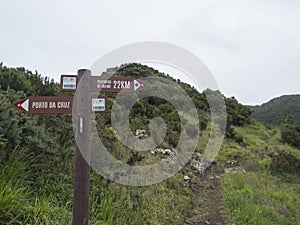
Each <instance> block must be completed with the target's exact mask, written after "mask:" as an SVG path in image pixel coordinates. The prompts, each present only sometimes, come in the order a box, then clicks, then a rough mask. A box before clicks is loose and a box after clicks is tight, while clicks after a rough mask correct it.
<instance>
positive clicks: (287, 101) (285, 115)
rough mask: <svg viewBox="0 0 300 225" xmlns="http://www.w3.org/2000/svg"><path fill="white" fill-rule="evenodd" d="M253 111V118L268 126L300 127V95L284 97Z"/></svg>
mask: <svg viewBox="0 0 300 225" xmlns="http://www.w3.org/2000/svg"><path fill="white" fill-rule="evenodd" d="M253 110H254V112H253V115H252V117H253V118H255V119H257V120H258V121H260V122H262V123H263V124H266V125H267V124H269V125H275V126H278V125H280V124H291V125H300V95H284V96H281V97H279V98H275V99H272V100H271V101H269V102H267V103H265V104H263V105H261V106H254V107H253Z"/></svg>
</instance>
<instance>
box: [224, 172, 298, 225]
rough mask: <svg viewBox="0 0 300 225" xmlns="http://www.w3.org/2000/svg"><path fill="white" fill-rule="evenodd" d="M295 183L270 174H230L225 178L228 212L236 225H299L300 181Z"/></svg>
mask: <svg viewBox="0 0 300 225" xmlns="http://www.w3.org/2000/svg"><path fill="white" fill-rule="evenodd" d="M292 180H293V182H292V183H290V182H286V181H284V180H282V179H281V178H278V177H274V176H271V175H269V174H261V173H260V174H259V173H248V174H242V173H229V174H225V175H223V177H222V195H223V200H224V205H223V207H224V211H225V212H226V215H227V216H228V217H229V218H230V219H231V222H232V224H236V225H237V224H241V225H244V224H247V225H252V224H253V225H254V224H255V225H265V224H268V225H272V224H274V225H281V224H284V225H298V224H299V221H300V193H299V190H300V179H299V177H297V176H294V177H293V179H292Z"/></svg>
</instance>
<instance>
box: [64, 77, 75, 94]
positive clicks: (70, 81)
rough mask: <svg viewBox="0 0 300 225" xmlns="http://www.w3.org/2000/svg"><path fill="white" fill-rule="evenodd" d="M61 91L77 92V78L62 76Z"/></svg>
mask: <svg viewBox="0 0 300 225" xmlns="http://www.w3.org/2000/svg"><path fill="white" fill-rule="evenodd" d="M60 79H61V81H60V88H61V91H76V89H77V76H76V75H61V77H60Z"/></svg>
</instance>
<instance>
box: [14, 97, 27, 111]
mask: <svg viewBox="0 0 300 225" xmlns="http://www.w3.org/2000/svg"><path fill="white" fill-rule="evenodd" d="M14 107H16V108H18V109H21V110H22V111H24V112H28V109H29V108H28V107H29V99H23V100H22V101H20V102H17V103H14Z"/></svg>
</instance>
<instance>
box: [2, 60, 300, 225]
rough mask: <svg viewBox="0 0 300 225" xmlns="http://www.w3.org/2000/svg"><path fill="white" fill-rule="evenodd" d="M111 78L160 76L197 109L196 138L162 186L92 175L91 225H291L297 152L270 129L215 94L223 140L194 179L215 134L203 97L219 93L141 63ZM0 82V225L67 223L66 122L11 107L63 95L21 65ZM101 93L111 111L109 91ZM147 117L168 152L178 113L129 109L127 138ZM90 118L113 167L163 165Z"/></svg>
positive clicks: (149, 106)
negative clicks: (161, 126)
mask: <svg viewBox="0 0 300 225" xmlns="http://www.w3.org/2000/svg"><path fill="white" fill-rule="evenodd" d="M109 71H111V70H109ZM117 75H122V76H134V77H137V78H141V77H143V76H161V77H164V78H167V79H171V80H173V81H175V82H177V83H178V84H179V85H181V86H182V88H183V89H184V90H185V91H186V92H187V93H188V95H189V96H190V97H191V98H192V99H193V101H194V104H195V105H196V107H197V110H198V114H199V118H200V119H199V120H200V124H201V127H200V128H201V132H200V135H199V142H198V145H197V147H196V150H195V153H194V154H193V156H192V158H191V159H190V161H189V162H188V163H187V164H186V165H185V166H184V168H183V169H182V170H180V171H179V172H178V173H177V174H176V175H174V176H173V177H171V178H169V179H168V180H165V181H163V182H161V183H158V184H155V185H151V186H144V187H130V186H128V187H127V186H124V185H119V184H116V183H113V182H111V181H109V180H107V179H105V178H103V177H102V176H100V175H98V174H97V173H96V172H94V171H92V172H91V177H90V182H91V188H90V224H93V225H94V224H96V225H115V224H117V225H119V224H120V225H123V224H124V225H125V224H126V225H128V224H130V225H140V224H150V225H157V224H164V225H168V224H170V225H171V224H172V225H174V224H178V225H180V224H189V225H193V224H195V225H196V224H247V225H248V224H249V225H251V224H253V225H254V224H259V225H260V224H261V225H265V224H291V225H298V224H299V221H300V150H299V149H297V148H295V147H293V146H290V145H288V144H285V143H283V140H282V133H281V131H280V129H279V128H277V127H271V126H267V127H266V126H264V125H262V124H261V123H258V122H257V121H256V120H254V119H251V118H250V115H251V112H252V110H251V109H250V108H249V107H248V106H244V105H242V104H240V103H239V102H238V101H237V100H236V99H235V98H234V97H232V98H225V97H224V98H225V102H226V106H227V114H228V116H227V127H226V138H225V140H224V142H223V145H222V147H221V149H220V151H219V153H218V155H217V157H216V159H215V160H214V162H213V163H212V164H211V166H210V167H208V168H207V169H206V170H205V171H204V172H203V171H201V170H199V163H200V162H201V157H202V155H203V152H204V149H205V148H206V144H207V142H208V139H209V137H210V135H211V134H210V131H211V129H214V127H212V126H211V125H210V110H209V105H208V102H207V100H206V97H205V96H206V94H215V95H221V93H220V92H219V91H212V90H206V91H204V92H203V93H199V92H198V91H197V90H196V89H195V88H194V87H192V86H191V85H189V84H186V83H183V82H181V81H180V80H175V79H173V78H172V77H170V76H168V75H166V74H163V73H160V72H159V71H157V70H155V69H153V68H150V67H147V66H144V65H140V64H128V65H126V66H125V67H123V68H121V69H119V70H118V71H117ZM0 85H1V87H0V101H1V104H0V225H6V224H45V225H46V224H59V225H61V224H71V220H72V199H73V172H74V171H73V169H74V165H73V163H74V153H75V147H74V145H75V142H74V138H73V127H72V118H71V116H70V115H28V114H25V113H23V112H20V111H18V110H16V109H14V108H12V106H11V105H12V103H13V102H16V101H17V100H20V99H22V98H24V97H26V96H30V95H64V94H67V95H70V94H72V93H61V92H60V91H59V85H58V84H56V83H54V82H53V81H50V80H49V79H48V78H43V77H42V76H41V75H39V74H38V73H37V72H36V73H32V72H30V71H27V70H25V69H24V68H17V69H15V68H7V67H5V66H0ZM103 94H104V93H103ZM106 95H107V97H108V108H111V106H112V103H113V102H114V100H115V96H116V94H114V93H106ZM155 117H161V118H163V119H164V121H165V124H166V128H167V132H166V137H165V139H164V141H163V142H162V143H161V145H160V146H158V147H159V148H160V149H172V148H173V147H174V146H175V145H176V143H177V141H178V137H179V135H180V132H181V126H180V122H179V115H178V113H177V112H176V110H175V109H174V107H173V106H172V105H171V104H169V103H168V102H166V101H164V100H162V99H160V98H156V97H147V98H144V99H142V100H141V101H139V102H137V103H136V104H135V105H134V106H133V108H132V110H131V114H130V118H129V119H130V121H129V125H130V128H131V130H132V132H133V134H136V133H138V134H139V135H140V134H142V135H149V128H148V126H149V120H150V119H152V118H155ZM95 121H96V123H97V128H98V133H99V136H100V137H101V138H102V139H101V140H103V144H104V145H105V146H106V148H107V149H108V150H109V151H110V153H111V154H112V155H114V156H115V157H116V158H118V159H119V160H121V161H122V162H124V163H127V164H130V165H134V166H143V165H150V164H153V163H156V162H158V161H159V160H162V159H165V158H166V155H164V153H162V151H161V150H157V149H153V152H154V154H153V152H151V151H149V152H140V151H135V150H132V149H129V148H127V147H126V146H124V145H123V144H122V143H120V142H119V141H118V137H117V136H116V134H115V131H114V129H113V128H112V126H111V118H110V110H108V113H107V114H106V115H103V114H97V115H96V120H95ZM186 122H189V121H188V118H187V121H186ZM284 128H285V130H286V131H287V132H286V135H287V137H289V138H291V139H292V140H298V139H296V138H298V137H294V136H291V134H290V133H291V130H290V128H289V126H285V127H284ZM141 130H144V131H141ZM189 130H190V134H193V129H192V128H191V129H189ZM142 138H143V137H142Z"/></svg>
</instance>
